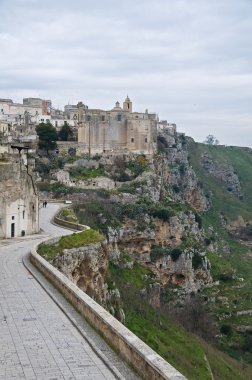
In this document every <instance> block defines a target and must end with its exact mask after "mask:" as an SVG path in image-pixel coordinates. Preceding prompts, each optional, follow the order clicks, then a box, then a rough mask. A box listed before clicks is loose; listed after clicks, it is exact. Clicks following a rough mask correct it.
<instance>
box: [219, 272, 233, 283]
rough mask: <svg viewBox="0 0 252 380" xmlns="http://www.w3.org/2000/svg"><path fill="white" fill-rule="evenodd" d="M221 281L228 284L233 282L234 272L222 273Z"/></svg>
mask: <svg viewBox="0 0 252 380" xmlns="http://www.w3.org/2000/svg"><path fill="white" fill-rule="evenodd" d="M219 280H221V281H223V282H227V281H231V280H233V272H232V271H229V272H226V273H221V274H220V275H219Z"/></svg>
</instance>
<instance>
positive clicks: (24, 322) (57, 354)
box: [0, 204, 137, 380]
mask: <svg viewBox="0 0 252 380" xmlns="http://www.w3.org/2000/svg"><path fill="white" fill-rule="evenodd" d="M58 207H59V206H58V205H55V204H48V205H47V208H42V209H41V221H40V225H41V228H42V229H43V230H44V233H43V234H40V235H33V236H30V237H24V238H17V239H11V240H2V241H1V240H0V379H4V380H7V379H12V380H13V379H18V380H20V379H29V380H30V379H41V380H50V379H51V380H56V379H89V380H102V379H103V380H104V379H116V378H120V379H129V380H131V379H132V380H133V379H137V376H136V375H135V374H134V373H132V372H131V370H130V369H129V368H128V367H127V366H126V365H125V364H124V363H123V362H122V361H121V360H120V359H119V358H118V357H117V356H116V354H115V353H114V352H113V351H112V350H111V349H110V348H109V347H108V346H107V345H106V343H105V342H104V341H103V340H102V339H101V338H100V337H99V336H98V335H97V334H96V333H95V332H94V331H93V330H92V329H91V328H90V326H89V325H88V324H87V323H86V322H85V320H84V319H83V318H82V317H81V316H80V315H79V314H78V313H77V312H76V311H75V310H74V309H73V308H72V307H71V305H70V304H68V302H67V301H66V300H65V299H64V298H63V297H62V296H61V295H60V294H59V293H58V292H57V291H56V290H55V289H54V288H53V287H52V286H51V285H50V284H49V283H48V282H47V281H46V280H45V279H44V277H43V276H42V275H41V274H40V273H39V272H37V270H36V269H35V268H34V267H32V266H31V264H29V263H27V265H29V270H28V269H26V268H25V267H24V265H23V261H22V260H23V259H24V258H25V259H26V255H27V253H28V252H29V251H30V249H31V247H32V246H34V245H35V244H37V243H38V242H39V241H41V240H42V239H45V238H46V236H48V237H49V236H58V235H64V234H69V233H72V232H71V231H68V230H65V229H62V228H59V227H57V226H54V225H52V224H51V223H50V220H51V218H52V217H53V215H54V213H55V212H56V211H57V209H58ZM26 261H27V260H26ZM36 279H38V280H39V281H40V282H41V284H42V286H43V287H41V285H40V284H39V283H38V282H37V281H36ZM52 298H53V299H54V300H55V301H56V302H57V304H56V303H55V302H54V300H53V299H52ZM59 306H60V307H59ZM63 311H64V312H63ZM74 325H77V327H78V329H76V328H75V327H74ZM92 347H95V349H94V350H93V349H92Z"/></svg>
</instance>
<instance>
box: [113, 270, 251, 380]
mask: <svg viewBox="0 0 252 380" xmlns="http://www.w3.org/2000/svg"><path fill="white" fill-rule="evenodd" d="M146 271H147V270H146V269H145V268H141V266H140V264H137V263H135V264H134V267H133V269H132V270H131V269H122V268H120V267H119V266H115V265H114V264H110V266H109V279H110V281H112V282H113V283H115V286H116V287H117V288H119V290H120V293H121V298H122V301H123V308H124V311H125V313H126V326H127V327H128V328H129V329H130V330H131V331H132V332H134V333H135V334H136V335H137V336H139V338H141V339H142V340H143V341H144V342H145V343H147V344H148V345H149V346H150V347H152V348H153V349H154V350H155V351H156V352H158V353H159V354H160V355H161V356H162V357H163V358H164V359H165V360H167V361H168V362H169V363H170V364H171V365H173V366H174V367H175V368H177V369H178V370H179V371H180V372H181V373H183V374H184V375H185V376H186V377H187V378H188V379H202V380H203V379H204V380H205V379H209V380H210V379H211V374H210V370H209V367H208V365H207V362H206V360H205V356H206V357H207V359H208V362H209V365H210V367H211V371H212V373H213V374H214V378H215V379H217V380H223V379H226V380H242V379H243V380H244V379H249V373H250V370H251V367H249V366H248V367H247V368H243V367H242V365H241V364H240V363H238V362H237V361H235V360H233V359H231V358H230V357H228V356H227V355H225V354H224V353H221V352H219V351H218V350H216V349H215V348H214V347H212V346H210V345H209V344H208V343H206V342H204V341H202V340H201V339H200V338H198V337H196V336H195V335H193V334H191V333H189V332H187V331H185V330H184V328H182V327H181V326H180V325H177V324H176V323H174V322H173V321H172V320H171V319H170V318H169V317H167V315H164V314H162V313H161V312H160V310H159V311H157V310H154V309H153V308H152V307H151V306H150V305H149V304H148V303H147V300H146V299H145V298H144V297H143V296H142V295H141V293H140V289H142V288H143V287H145V286H146V285H147V284H148V281H146V280H144V278H143V274H147V276H151V273H149V274H148V272H146ZM173 288H174V287H173Z"/></svg>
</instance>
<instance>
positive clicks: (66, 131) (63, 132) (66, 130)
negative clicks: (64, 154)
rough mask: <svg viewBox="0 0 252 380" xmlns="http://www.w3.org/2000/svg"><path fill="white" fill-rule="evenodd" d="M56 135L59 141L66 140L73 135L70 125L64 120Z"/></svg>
mask: <svg viewBox="0 0 252 380" xmlns="http://www.w3.org/2000/svg"><path fill="white" fill-rule="evenodd" d="M58 137H59V140H61V141H67V140H68V139H69V138H71V137H73V132H72V130H71V127H70V125H69V124H68V123H67V122H65V123H64V125H62V127H61V129H60V131H59V133H58Z"/></svg>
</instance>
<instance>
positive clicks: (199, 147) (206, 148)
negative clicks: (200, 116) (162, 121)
mask: <svg viewBox="0 0 252 380" xmlns="http://www.w3.org/2000/svg"><path fill="white" fill-rule="evenodd" d="M205 152H206V153H208V154H209V156H211V157H213V158H214V160H216V161H217V162H218V163H219V164H220V165H232V166H233V168H234V170H235V172H236V173H237V175H238V177H239V180H240V183H241V187H242V191H243V193H244V198H243V200H239V199H238V198H237V197H235V196H233V194H231V193H229V192H228V191H227V190H226V186H225V185H224V184H223V182H221V181H220V180H219V179H217V178H215V177H213V176H211V175H209V173H208V172H207V171H206V170H205V169H204V168H203V167H202V166H201V163H200V162H201V156H202V154H203V153H205ZM189 159H190V163H191V165H192V167H193V169H194V170H195V171H196V174H197V176H198V178H199V179H200V181H201V183H202V185H203V189H204V190H205V193H206V194H209V193H210V191H211V192H212V194H213V208H214V209H215V210H217V211H218V212H223V213H224V215H225V216H226V217H227V218H228V220H234V219H237V217H238V216H239V215H241V216H242V217H243V218H244V219H245V220H246V221H248V220H252V191H251V189H252V151H251V153H249V151H247V150H246V149H244V148H239V147H224V146H218V145H206V144H199V143H195V142H193V141H191V142H190V143H189Z"/></svg>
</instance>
